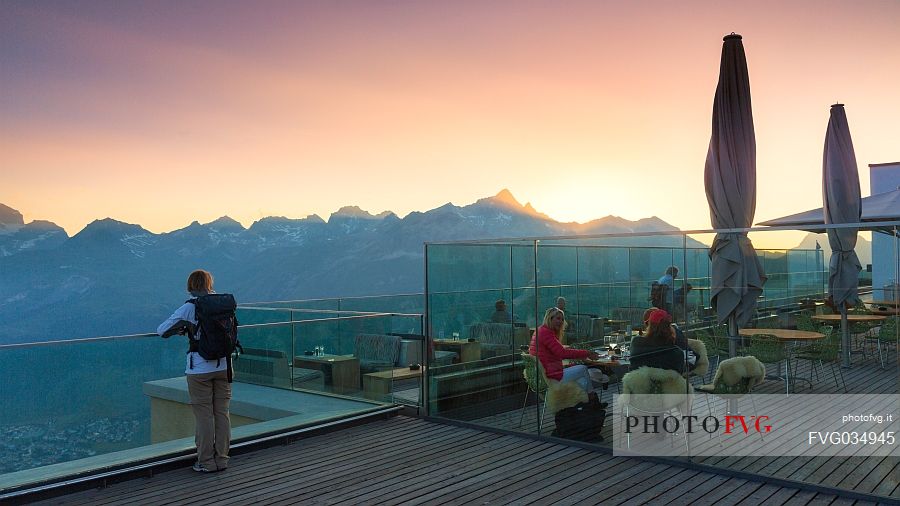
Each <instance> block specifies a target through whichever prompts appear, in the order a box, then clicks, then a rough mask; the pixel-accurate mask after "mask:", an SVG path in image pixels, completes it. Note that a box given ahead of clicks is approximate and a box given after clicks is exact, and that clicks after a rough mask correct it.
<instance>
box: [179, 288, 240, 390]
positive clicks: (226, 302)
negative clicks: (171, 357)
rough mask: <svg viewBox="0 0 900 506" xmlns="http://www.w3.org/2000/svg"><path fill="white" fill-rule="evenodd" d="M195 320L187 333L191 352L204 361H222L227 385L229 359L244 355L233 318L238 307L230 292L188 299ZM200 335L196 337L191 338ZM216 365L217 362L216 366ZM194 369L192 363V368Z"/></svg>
mask: <svg viewBox="0 0 900 506" xmlns="http://www.w3.org/2000/svg"><path fill="white" fill-rule="evenodd" d="M187 302H190V303H191V304H193V305H194V312H195V316H196V318H197V329H196V330H195V331H193V332H190V331H189V332H188V337H189V338H190V345H191V346H190V349H189V350H188V353H190V352H192V351H196V352H197V353H199V354H200V356H201V357H203V359H204V360H217V361H218V360H222V359H223V358H224V359H225V360H226V361H227V363H228V382H229V383H230V382H231V380H232V369H231V358H232V355H234V356H237V355H238V354H239V353H243V352H244V349H243V348H242V347H241V342H240V341H238V336H237V334H238V321H237V318H236V317H235V314H234V312H235V310H236V309H237V304H236V303H235V301H234V295H231V294H230V293H222V294H219V293H213V294H209V295H201V296H199V297H197V298H196V299H191V300H189V301H187ZM198 333H199V338H197V339H195V338H194V335H195V334H198ZM216 364H217V365H218V362H217V363H216ZM193 367H194V364H193V362H192V363H191V368H193Z"/></svg>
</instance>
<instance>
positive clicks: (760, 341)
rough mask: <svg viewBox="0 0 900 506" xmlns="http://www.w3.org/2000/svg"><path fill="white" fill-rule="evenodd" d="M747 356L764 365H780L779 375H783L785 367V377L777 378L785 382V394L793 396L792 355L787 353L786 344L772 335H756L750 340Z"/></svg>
mask: <svg viewBox="0 0 900 506" xmlns="http://www.w3.org/2000/svg"><path fill="white" fill-rule="evenodd" d="M747 355H751V356H754V357H756V359H757V360H759V361H760V362H762V363H763V364H778V374H782V372H781V371H782V365H783V366H784V376H776V378H777V379H781V380H784V392H785V393H786V394H787V395H790V394H791V360H790V355H788V353H787V352H786V351H785V348H784V343H783V342H781V340H780V339H778V337H776V336H773V335H771V334H756V335H754V336H753V337H751V338H750V348H749V349H748V350H747Z"/></svg>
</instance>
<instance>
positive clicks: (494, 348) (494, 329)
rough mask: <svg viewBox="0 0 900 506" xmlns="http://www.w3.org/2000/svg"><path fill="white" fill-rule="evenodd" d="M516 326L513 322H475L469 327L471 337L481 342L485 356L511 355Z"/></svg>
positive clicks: (482, 354) (482, 352) (482, 353)
mask: <svg viewBox="0 0 900 506" xmlns="http://www.w3.org/2000/svg"><path fill="white" fill-rule="evenodd" d="M513 332H514V327H513V325H512V324H511V323H488V322H479V323H473V324H472V325H471V326H470V327H469V339H475V340H476V341H478V342H479V343H481V356H482V357H483V358H490V357H496V356H499V355H509V354H511V353H512V351H513Z"/></svg>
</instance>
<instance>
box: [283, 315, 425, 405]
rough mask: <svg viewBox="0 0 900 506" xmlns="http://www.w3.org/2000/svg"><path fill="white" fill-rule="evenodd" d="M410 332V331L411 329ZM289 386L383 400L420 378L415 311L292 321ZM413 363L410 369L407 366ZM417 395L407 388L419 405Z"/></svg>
mask: <svg viewBox="0 0 900 506" xmlns="http://www.w3.org/2000/svg"><path fill="white" fill-rule="evenodd" d="M410 331H412V332H410ZM293 344H294V350H295V351H294V355H293V360H292V377H293V387H294V388H295V389H305V390H315V391H322V392H327V393H331V394H337V395H341V396H345V397H350V398H358V399H369V400H378V401H388V402H390V401H391V399H393V397H394V393H395V391H394V386H395V384H394V379H395V377H396V378H397V379H398V380H404V382H403V383H398V384H397V385H396V386H397V387H398V388H400V387H402V389H403V390H404V391H406V390H410V389H411V388H418V387H415V386H414V385H413V384H414V383H415V382H416V380H417V378H419V379H421V374H422V372H423V368H422V365H423V364H424V363H425V358H424V355H425V351H424V350H425V348H424V340H423V336H422V318H421V316H420V315H408V316H404V315H391V314H383V315H360V316H354V317H345V318H339V319H325V320H315V321H303V322H298V323H296V324H294V336H293ZM411 366H412V367H411ZM419 397H420V393H419V392H418V391H416V392H414V393H410V392H407V393H406V395H405V397H404V399H405V403H407V404H415V405H418V399H419Z"/></svg>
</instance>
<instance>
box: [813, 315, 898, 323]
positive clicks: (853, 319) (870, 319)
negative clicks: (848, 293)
mask: <svg viewBox="0 0 900 506" xmlns="http://www.w3.org/2000/svg"><path fill="white" fill-rule="evenodd" d="M812 319H813V320H816V321H820V322H838V323H840V321H841V315H839V314H817V315H815V316H813V317H812ZM886 319H887V317H886V316H883V315H877V314H848V315H847V321H848V322H850V323H874V322H883V321H884V320H886Z"/></svg>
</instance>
